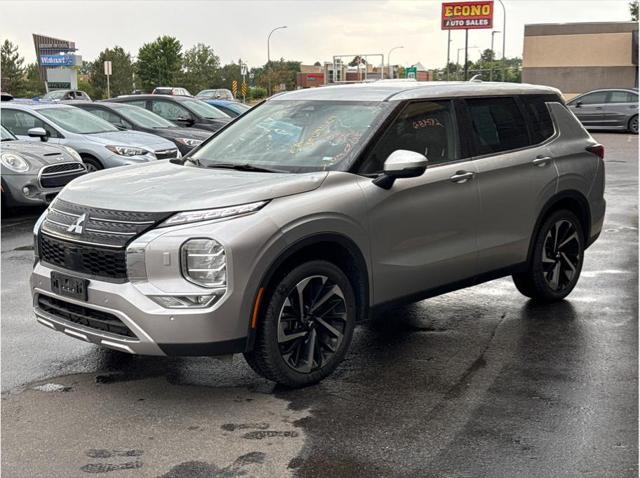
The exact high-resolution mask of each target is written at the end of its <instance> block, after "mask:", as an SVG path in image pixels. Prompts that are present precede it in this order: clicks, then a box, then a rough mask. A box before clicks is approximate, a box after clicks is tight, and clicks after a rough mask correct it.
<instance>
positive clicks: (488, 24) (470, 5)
mask: <svg viewBox="0 0 640 478" xmlns="http://www.w3.org/2000/svg"><path fill="white" fill-rule="evenodd" d="M476 28H493V1H484V2H451V3H443V4H442V29H443V30H467V29H469V30H470V29H476Z"/></svg>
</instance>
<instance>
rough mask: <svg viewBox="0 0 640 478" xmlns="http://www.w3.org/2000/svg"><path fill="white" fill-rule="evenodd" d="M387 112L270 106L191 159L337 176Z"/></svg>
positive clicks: (342, 105) (378, 106)
mask: <svg viewBox="0 0 640 478" xmlns="http://www.w3.org/2000/svg"><path fill="white" fill-rule="evenodd" d="M389 108H390V104H389V103H385V102H360V101H357V102H356V101H286V100H282V101H269V102H267V103H264V104H263V105H262V106H259V107H257V108H254V109H253V110H251V111H250V112H249V113H247V114H246V115H244V116H240V117H239V118H238V119H237V120H236V121H235V123H234V124H233V125H231V126H230V127H229V128H227V129H225V130H223V131H221V132H220V133H219V134H217V135H216V136H214V137H213V138H212V139H211V140H210V141H209V142H208V143H206V144H205V145H204V146H202V147H201V148H200V149H199V150H197V151H196V152H195V153H194V154H193V156H192V158H195V159H197V160H198V161H199V163H200V164H201V165H202V166H213V165H215V163H227V164H229V163H230V164H235V165H238V166H243V165H251V166H254V167H262V168H267V169H278V170H284V171H288V172H293V173H303V172H311V171H325V170H340V169H341V168H344V167H345V165H348V164H349V162H350V160H351V159H352V158H353V156H354V155H355V154H357V152H358V151H359V150H360V148H361V147H362V144H363V142H364V141H365V140H366V139H367V138H368V136H369V135H370V133H371V132H372V131H374V130H375V128H376V127H377V126H378V124H379V122H380V121H381V120H382V118H383V116H384V113H385V112H386V111H388V110H389Z"/></svg>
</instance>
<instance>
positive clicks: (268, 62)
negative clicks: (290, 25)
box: [267, 25, 287, 96]
mask: <svg viewBox="0 0 640 478" xmlns="http://www.w3.org/2000/svg"><path fill="white" fill-rule="evenodd" d="M283 28H287V26H286V25H283V26H281V27H277V28H274V29H273V30H271V31H270V32H269V36H268V37H267V67H268V68H269V71H268V73H267V78H268V80H269V90H268V93H269V95H268V96H271V35H273V32H275V31H276V30H282V29H283Z"/></svg>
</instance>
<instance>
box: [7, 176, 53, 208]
mask: <svg viewBox="0 0 640 478" xmlns="http://www.w3.org/2000/svg"><path fill="white" fill-rule="evenodd" d="M25 187H27V188H29V194H25V193H24V192H23V188H25ZM2 190H3V193H4V194H5V195H6V197H7V198H8V199H9V202H10V203H11V205H12V206H36V205H40V204H49V203H50V202H51V201H52V200H53V198H55V197H56V195H57V194H58V193H59V192H60V191H61V190H62V187H58V188H43V187H42V186H40V181H39V180H38V175H37V174H3V175H2Z"/></svg>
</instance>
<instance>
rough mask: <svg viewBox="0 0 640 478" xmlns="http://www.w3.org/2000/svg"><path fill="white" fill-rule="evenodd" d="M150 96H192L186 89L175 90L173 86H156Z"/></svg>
mask: <svg viewBox="0 0 640 478" xmlns="http://www.w3.org/2000/svg"><path fill="white" fill-rule="evenodd" d="M151 94H152V95H175V96H193V95H192V94H191V93H189V91H188V90H187V89H186V88H175V87H173V86H158V87H157V88H154V89H153V91H152V92H151Z"/></svg>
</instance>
